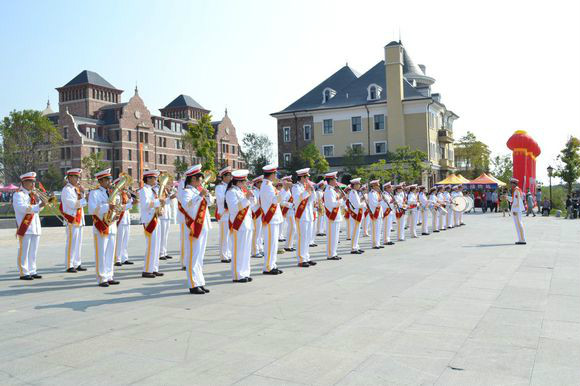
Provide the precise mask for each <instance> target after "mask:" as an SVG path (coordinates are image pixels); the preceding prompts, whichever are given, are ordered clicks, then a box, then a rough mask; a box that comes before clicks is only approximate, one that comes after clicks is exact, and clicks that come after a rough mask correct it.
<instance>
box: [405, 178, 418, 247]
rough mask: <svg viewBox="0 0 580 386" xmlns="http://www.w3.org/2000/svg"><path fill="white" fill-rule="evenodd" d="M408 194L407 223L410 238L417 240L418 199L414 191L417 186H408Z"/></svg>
mask: <svg viewBox="0 0 580 386" xmlns="http://www.w3.org/2000/svg"><path fill="white" fill-rule="evenodd" d="M408 188H409V193H408V194H407V205H408V209H407V210H408V213H409V215H408V217H407V221H408V223H409V230H410V231H411V237H412V238H414V239H416V238H417V205H418V199H417V194H416V193H415V191H416V190H417V185H409V186H408Z"/></svg>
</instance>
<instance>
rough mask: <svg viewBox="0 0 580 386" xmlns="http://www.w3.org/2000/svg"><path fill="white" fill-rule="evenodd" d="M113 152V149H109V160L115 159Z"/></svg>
mask: <svg viewBox="0 0 580 386" xmlns="http://www.w3.org/2000/svg"><path fill="white" fill-rule="evenodd" d="M112 153H113V152H112V151H111V149H107V159H108V160H112V159H113V154H112Z"/></svg>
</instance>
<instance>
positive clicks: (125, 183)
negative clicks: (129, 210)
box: [103, 173, 133, 225]
mask: <svg viewBox="0 0 580 386" xmlns="http://www.w3.org/2000/svg"><path fill="white" fill-rule="evenodd" d="M132 184H133V178H132V177H131V176H129V175H128V174H126V173H121V174H120V180H119V182H117V185H115V188H114V189H113V191H112V192H111V194H110V195H109V204H115V206H118V205H119V198H120V196H119V193H121V191H122V190H123V189H126V188H127V187H129V186H131V185H132ZM118 212H120V209H115V210H111V209H109V211H108V212H107V213H105V217H104V218H103V221H104V222H105V224H107V225H111V224H112V223H113V220H114V219H115V216H116V215H117V213H118Z"/></svg>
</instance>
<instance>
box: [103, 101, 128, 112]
mask: <svg viewBox="0 0 580 386" xmlns="http://www.w3.org/2000/svg"><path fill="white" fill-rule="evenodd" d="M127 103H128V102H123V103H113V104H110V105H106V106H103V107H101V108H100V109H99V110H109V109H120V108H122V107H125V106H126V105H127Z"/></svg>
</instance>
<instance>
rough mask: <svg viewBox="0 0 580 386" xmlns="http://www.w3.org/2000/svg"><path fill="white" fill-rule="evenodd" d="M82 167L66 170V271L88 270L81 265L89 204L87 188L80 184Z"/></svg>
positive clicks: (63, 201)
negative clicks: (86, 211) (86, 213)
mask: <svg viewBox="0 0 580 386" xmlns="http://www.w3.org/2000/svg"><path fill="white" fill-rule="evenodd" d="M81 173H82V169H69V170H67V172H66V180H67V184H66V185H65V186H64V188H62V193H61V198H60V200H61V201H60V207H59V209H60V213H61V214H62V216H63V217H64V219H65V220H66V252H65V260H64V266H65V269H66V272H70V273H75V272H77V271H86V270H87V269H86V268H84V267H83V266H82V265H81V245H82V243H83V227H84V226H85V212H84V207H85V206H86V205H87V200H86V199H85V190H84V189H83V187H82V186H81V184H80V180H81Z"/></svg>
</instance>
